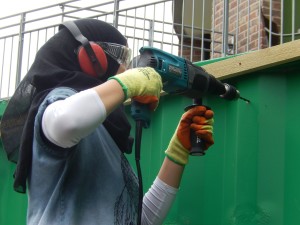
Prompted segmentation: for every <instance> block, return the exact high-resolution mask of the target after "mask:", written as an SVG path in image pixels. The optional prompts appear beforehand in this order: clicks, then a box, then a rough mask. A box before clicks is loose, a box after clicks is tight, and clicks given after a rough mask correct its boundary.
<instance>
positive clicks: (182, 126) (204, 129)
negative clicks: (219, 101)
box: [165, 106, 214, 165]
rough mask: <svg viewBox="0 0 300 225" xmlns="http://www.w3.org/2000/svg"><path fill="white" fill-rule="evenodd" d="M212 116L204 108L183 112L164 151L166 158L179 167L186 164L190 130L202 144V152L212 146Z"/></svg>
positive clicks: (210, 111) (189, 145) (189, 144)
mask: <svg viewBox="0 0 300 225" xmlns="http://www.w3.org/2000/svg"><path fill="white" fill-rule="evenodd" d="M213 115H214V113H213V111H212V110H209V109H207V108H206V107H205V106H196V107H194V108H191V109H190V110H188V111H187V112H185V113H184V114H183V115H182V117H181V119H180V122H179V124H178V126H177V129H176V131H175V133H174V135H173V137H172V139H171V141H170V143H169V146H168V148H167V150H166V151H165V153H166V155H167V157H168V158H169V159H171V160H172V161H173V162H175V163H177V164H179V165H186V164H187V163H188V158H189V150H190V149H191V141H190V132H191V130H193V131H195V133H196V135H197V136H198V137H199V138H200V139H201V140H202V141H203V142H204V150H207V149H208V148H209V147H210V146H211V145H213V144H214V139H213V123H214V119H213Z"/></svg>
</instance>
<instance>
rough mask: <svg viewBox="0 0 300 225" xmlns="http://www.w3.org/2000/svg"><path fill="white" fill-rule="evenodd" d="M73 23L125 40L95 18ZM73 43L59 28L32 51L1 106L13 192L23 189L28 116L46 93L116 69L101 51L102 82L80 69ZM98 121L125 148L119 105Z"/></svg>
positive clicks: (95, 34) (92, 34) (90, 33)
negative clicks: (21, 76)
mask: <svg viewBox="0 0 300 225" xmlns="http://www.w3.org/2000/svg"><path fill="white" fill-rule="evenodd" d="M74 22H75V24H76V25H77V26H78V28H79V29H80V31H81V33H82V34H83V36H85V37H86V38H87V39H88V40H89V41H102V42H112V43H117V44H121V45H126V44H127V40H126V39H125V37H124V36H123V35H122V34H121V33H120V32H119V31H118V30H117V29H116V28H114V27H113V26H111V25H110V24H108V23H106V22H103V21H99V20H96V19H80V20H76V21H74ZM79 46H80V43H79V42H77V41H76V40H75V38H74V37H73V36H72V34H71V33H70V32H69V31H68V30H67V29H66V28H63V27H61V29H60V30H59V32H58V33H56V34H55V35H54V36H53V37H52V38H51V39H49V40H48V41H47V42H46V43H45V44H44V45H43V46H42V47H41V48H40V50H39V51H38V52H37V54H36V58H35V61H34V63H33V64H32V66H31V68H30V70H29V71H28V73H27V74H26V76H25V77H24V79H23V80H22V82H21V83H20V84H19V86H18V88H17V89H16V91H15V93H14V95H13V96H12V97H11V99H10V101H9V103H8V105H7V107H6V110H5V112H4V115H3V117H2V121H1V138H2V142H3V146H4V149H5V151H6V153H7V155H8V159H9V160H10V161H13V162H16V163H17V168H16V171H15V174H14V177H15V181H14V189H15V190H16V191H18V192H22V193H25V192H26V180H27V176H28V173H29V171H30V168H31V160H32V143H33V128H34V120H35V116H36V113H37V110H38V108H39V106H40V104H41V102H42V101H43V100H44V98H45V97H46V95H47V94H48V93H49V92H50V91H51V90H53V89H54V88H57V87H70V88H73V89H75V90H77V91H82V90H85V89H88V88H91V87H94V86H97V85H99V84H101V83H102V82H103V81H105V80H107V78H108V77H109V76H111V75H115V74H116V72H117V70H118V68H119V64H118V63H117V62H116V61H115V60H114V59H112V58H110V57H109V56H107V61H108V69H107V72H106V73H105V74H104V77H103V78H102V79H101V80H103V81H100V80H99V79H97V78H94V77H92V76H89V75H87V74H85V73H83V72H82V71H81V70H80V66H79V62H78V59H77V55H76V49H77V48H78V47H79ZM103 125H104V126H105V128H106V129H107V131H108V132H109V133H110V135H111V136H112V138H113V139H114V140H115V142H116V144H117V145H118V147H119V148H120V149H121V150H122V151H123V152H126V151H128V149H129V148H131V146H130V145H132V139H131V138H130V137H129V133H130V128H131V127H130V124H129V122H128V120H127V118H126V114H125V112H124V108H123V106H120V107H119V108H117V109H116V110H115V111H114V112H112V113H111V114H110V115H109V116H108V117H107V118H106V120H105V121H104V123H103Z"/></svg>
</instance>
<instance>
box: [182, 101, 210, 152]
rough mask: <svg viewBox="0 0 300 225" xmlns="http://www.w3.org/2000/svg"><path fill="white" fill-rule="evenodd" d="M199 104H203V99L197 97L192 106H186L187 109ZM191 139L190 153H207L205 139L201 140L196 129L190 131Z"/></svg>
mask: <svg viewBox="0 0 300 225" xmlns="http://www.w3.org/2000/svg"><path fill="white" fill-rule="evenodd" d="M198 105H202V99H201V98H197V99H193V104H192V105H190V106H187V107H186V108H185V111H187V110H189V109H191V108H193V107H196V106H198ZM190 141H191V150H190V155H192V156H203V155H205V151H204V148H203V147H204V141H203V140H201V139H200V138H199V137H198V136H197V135H196V133H195V132H194V131H191V132H190Z"/></svg>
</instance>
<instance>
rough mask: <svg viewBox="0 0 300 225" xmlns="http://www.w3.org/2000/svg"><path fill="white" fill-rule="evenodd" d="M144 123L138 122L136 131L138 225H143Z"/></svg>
mask: <svg viewBox="0 0 300 225" xmlns="http://www.w3.org/2000/svg"><path fill="white" fill-rule="evenodd" d="M143 123H144V121H142V120H137V121H136V129H135V162H136V169H137V174H138V182H139V196H138V197H139V198H138V215H137V225H141V221H142V208H143V179H142V171H141V165H140V158H141V154H140V153H141V142H142V130H143Z"/></svg>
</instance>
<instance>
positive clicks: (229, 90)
mask: <svg viewBox="0 0 300 225" xmlns="http://www.w3.org/2000/svg"><path fill="white" fill-rule="evenodd" d="M224 87H225V93H224V94H222V95H220V97H221V98H224V99H227V100H237V99H239V98H240V92H239V91H238V90H237V89H236V88H235V87H233V86H232V85H229V84H226V83H224Z"/></svg>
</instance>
